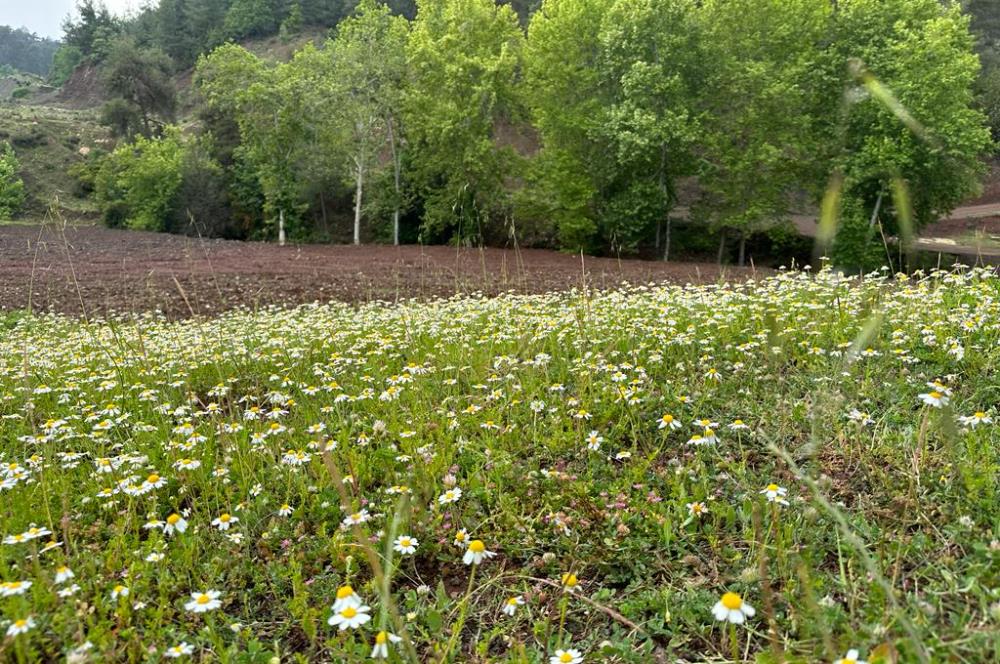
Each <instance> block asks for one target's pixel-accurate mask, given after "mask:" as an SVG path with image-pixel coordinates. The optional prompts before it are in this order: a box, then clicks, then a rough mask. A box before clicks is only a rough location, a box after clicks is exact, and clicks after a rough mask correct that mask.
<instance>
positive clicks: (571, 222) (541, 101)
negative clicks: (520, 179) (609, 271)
mask: <svg viewBox="0 0 1000 664" xmlns="http://www.w3.org/2000/svg"><path fill="white" fill-rule="evenodd" d="M613 2H614V0H546V1H545V3H544V4H543V6H542V10H541V11H539V12H538V13H536V14H535V15H534V17H533V18H532V19H531V23H530V25H529V27H528V41H527V45H526V48H525V56H524V69H525V80H524V85H523V86H522V88H521V89H522V93H523V95H524V99H525V102H526V105H527V106H528V108H529V109H530V111H531V118H532V120H533V122H534V125H535V127H536V128H537V129H538V133H539V135H540V138H541V143H542V146H541V150H540V151H539V153H538V155H537V156H536V157H535V158H534V159H533V160H532V164H531V170H530V172H529V188H528V191H527V192H526V197H527V203H528V205H529V206H530V207H531V208H533V209H535V210H537V214H538V215H539V216H540V217H542V218H544V219H551V220H552V223H553V224H554V226H555V232H556V234H557V236H558V242H559V244H560V246H562V247H564V248H567V249H572V250H574V251H578V250H583V249H588V248H590V246H591V244H592V242H593V239H594V236H595V234H596V233H597V210H598V207H599V205H600V202H601V200H602V199H601V197H600V193H601V192H602V190H603V189H604V188H605V187H606V183H607V182H608V181H609V180H610V179H611V178H612V177H613V176H614V174H613V171H614V170H615V169H614V168H613V167H612V165H611V164H609V163H608V160H607V159H606V156H607V155H608V154H609V153H611V152H613V146H612V145H610V144H609V142H608V140H607V135H606V134H605V133H604V132H603V131H601V129H600V128H601V127H602V126H603V125H604V118H605V115H606V113H607V108H608V107H609V106H610V104H611V103H612V86H611V84H610V83H609V81H608V80H607V79H606V77H605V76H604V75H603V71H602V69H603V65H604V59H603V50H602V44H601V41H600V35H601V29H602V26H603V24H604V17H605V16H606V15H607V13H608V11H609V9H610V7H611V5H612V4H613Z"/></svg>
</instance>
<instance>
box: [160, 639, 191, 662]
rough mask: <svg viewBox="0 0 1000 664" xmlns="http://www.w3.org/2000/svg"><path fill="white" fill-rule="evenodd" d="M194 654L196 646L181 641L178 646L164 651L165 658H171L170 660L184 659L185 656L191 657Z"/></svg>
mask: <svg viewBox="0 0 1000 664" xmlns="http://www.w3.org/2000/svg"><path fill="white" fill-rule="evenodd" d="M193 653H194V646H193V645H191V644H190V643H187V642H186V641H181V642H180V643H178V644H177V645H176V646H171V647H169V648H167V649H166V650H165V651H163V656H164V657H169V658H170V659H177V658H179V657H184V656H185V655H191V654H193Z"/></svg>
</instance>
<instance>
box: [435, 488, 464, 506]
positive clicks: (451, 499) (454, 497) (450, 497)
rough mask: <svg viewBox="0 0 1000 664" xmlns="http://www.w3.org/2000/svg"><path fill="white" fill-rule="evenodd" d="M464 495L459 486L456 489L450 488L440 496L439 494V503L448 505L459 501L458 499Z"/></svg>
mask: <svg viewBox="0 0 1000 664" xmlns="http://www.w3.org/2000/svg"><path fill="white" fill-rule="evenodd" d="M461 497H462V490H461V489H460V488H458V487H455V488H454V489H448V490H447V491H445V492H444V493H442V494H441V495H440V496H438V503H440V504H441V505H447V504H449V503H457V502H458V499H459V498H461Z"/></svg>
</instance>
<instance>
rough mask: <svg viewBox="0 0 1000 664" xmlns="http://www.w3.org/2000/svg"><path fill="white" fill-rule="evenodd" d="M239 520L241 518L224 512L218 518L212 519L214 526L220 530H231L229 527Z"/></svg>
mask: <svg viewBox="0 0 1000 664" xmlns="http://www.w3.org/2000/svg"><path fill="white" fill-rule="evenodd" d="M239 520H240V518H239V517H238V516H233V515H231V514H229V513H228V512H223V513H222V514H220V515H219V516H217V517H216V518H214V519H212V525H213V526H215V527H216V528H218V529H219V530H229V526H231V525H233V524H234V523H237V522H239Z"/></svg>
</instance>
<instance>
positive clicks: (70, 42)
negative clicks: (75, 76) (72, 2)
mask: <svg viewBox="0 0 1000 664" xmlns="http://www.w3.org/2000/svg"><path fill="white" fill-rule="evenodd" d="M76 13H77V16H78V18H77V20H75V21H74V20H73V18H72V17H67V18H66V20H65V21H64V22H63V26H62V27H63V43H64V44H66V45H67V46H75V47H76V48H78V49H80V52H81V53H82V54H83V56H84V57H85V58H88V59H90V60H93V61H95V62H96V61H99V60H102V59H103V58H104V56H105V55H107V50H108V47H109V42H110V41H111V40H113V39H114V37H115V36H116V35H118V34H119V33H120V32H121V28H122V26H121V23H120V22H119V21H118V20H117V19H116V18H115V17H114V16H113V15H112V14H111V12H109V11H108V8H107V7H106V6H104V4H95V3H94V0H78V2H77V5H76Z"/></svg>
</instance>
